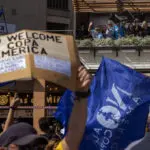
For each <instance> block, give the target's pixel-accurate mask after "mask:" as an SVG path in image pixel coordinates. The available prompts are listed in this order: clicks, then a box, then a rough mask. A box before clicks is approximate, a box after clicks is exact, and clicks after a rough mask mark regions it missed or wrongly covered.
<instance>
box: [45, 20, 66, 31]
mask: <svg viewBox="0 0 150 150" xmlns="http://www.w3.org/2000/svg"><path fill="white" fill-rule="evenodd" d="M47 30H48V31H49V32H54V33H61V34H69V33H68V31H67V30H68V25H67V24H62V23H52V22H47Z"/></svg>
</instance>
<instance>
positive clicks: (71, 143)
mask: <svg viewBox="0 0 150 150" xmlns="http://www.w3.org/2000/svg"><path fill="white" fill-rule="evenodd" d="M90 82H91V76H90V74H89V73H88V72H87V70H86V69H85V68H84V67H83V66H80V67H79V68H78V78H77V87H78V89H79V91H78V92H76V98H75V99H76V100H75V103H74V108H73V110H72V114H71V116H70V120H69V123H68V130H67V132H66V134H65V136H64V133H65V131H63V127H62V125H61V123H60V122H59V121H57V120H56V119H54V118H45V117H44V118H41V119H40V120H39V127H40V130H41V134H38V133H37V131H36V130H35V129H34V128H33V126H32V125H30V124H29V123H25V122H18V121H17V122H16V120H15V119H14V113H15V110H16V109H17V107H18V106H19V105H20V99H19V96H18V95H17V94H16V95H15V96H14V99H13V100H12V101H11V104H10V109H9V112H8V116H7V119H6V121H5V122H4V123H3V124H2V128H3V131H2V132H1V133H0V150H77V149H78V147H79V145H80V142H81V140H82V136H83V134H84V128H85V124H86V118H87V97H88V96H89V94H90V91H89V85H90ZM79 120H80V121H79Z"/></svg>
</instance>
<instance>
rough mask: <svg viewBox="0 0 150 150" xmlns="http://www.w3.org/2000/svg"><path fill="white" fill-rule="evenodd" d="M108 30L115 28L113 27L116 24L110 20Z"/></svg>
mask: <svg viewBox="0 0 150 150" xmlns="http://www.w3.org/2000/svg"><path fill="white" fill-rule="evenodd" d="M107 24H108V28H111V27H113V25H114V23H113V21H112V20H108V23H107Z"/></svg>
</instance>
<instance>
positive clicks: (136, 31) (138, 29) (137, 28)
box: [133, 18, 142, 36]
mask: <svg viewBox="0 0 150 150" xmlns="http://www.w3.org/2000/svg"><path fill="white" fill-rule="evenodd" d="M133 31H134V36H141V35H142V28H141V26H140V24H139V19H137V18H136V19H135V20H134V24H133Z"/></svg>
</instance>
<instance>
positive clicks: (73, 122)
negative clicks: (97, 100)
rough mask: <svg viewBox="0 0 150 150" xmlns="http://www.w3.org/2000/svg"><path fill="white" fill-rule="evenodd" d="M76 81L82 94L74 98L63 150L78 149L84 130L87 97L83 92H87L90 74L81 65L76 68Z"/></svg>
mask: <svg viewBox="0 0 150 150" xmlns="http://www.w3.org/2000/svg"><path fill="white" fill-rule="evenodd" d="M77 82H78V89H79V91H80V92H81V93H82V94H81V95H80V96H79V97H77V100H75V103H74V107H73V110H72V113H71V117H70V120H69V125H68V132H67V134H66V137H65V138H64V139H63V141H62V147H63V150H78V147H79V145H80V142H81V140H82V137H83V134H84V131H85V125H86V119H87V98H86V97H85V93H87V94H88V89H89V85H90V82H91V76H90V74H89V73H88V72H87V71H86V69H85V68H84V67H83V66H81V67H79V69H78V81H77ZM83 93H84V94H83ZM83 95H84V96H83ZM87 96H88V95H87Z"/></svg>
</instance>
